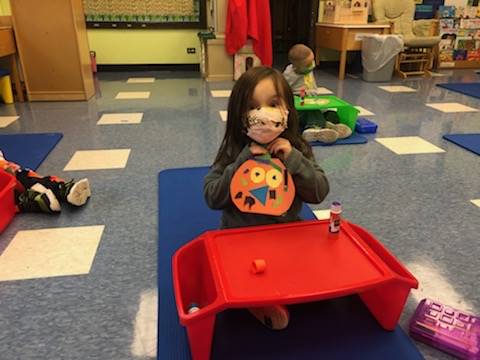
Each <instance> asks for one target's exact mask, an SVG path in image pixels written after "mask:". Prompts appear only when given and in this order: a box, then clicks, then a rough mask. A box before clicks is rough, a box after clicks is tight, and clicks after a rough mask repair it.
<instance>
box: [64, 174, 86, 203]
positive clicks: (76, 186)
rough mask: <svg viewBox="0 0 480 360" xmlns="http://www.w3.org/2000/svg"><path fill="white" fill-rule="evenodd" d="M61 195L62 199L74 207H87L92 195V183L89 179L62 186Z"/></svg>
mask: <svg viewBox="0 0 480 360" xmlns="http://www.w3.org/2000/svg"><path fill="white" fill-rule="evenodd" d="M60 194H61V197H62V199H64V200H65V201H66V202H68V203H69V204H71V205H74V206H82V205H85V203H86V202H87V200H88V198H89V197H90V196H91V195H92V192H91V191H90V182H89V181H88V179H82V180H79V181H77V182H74V181H73V180H72V181H69V182H66V183H64V184H61V185H60Z"/></svg>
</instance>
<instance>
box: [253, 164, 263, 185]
mask: <svg viewBox="0 0 480 360" xmlns="http://www.w3.org/2000/svg"><path fill="white" fill-rule="evenodd" d="M250 180H252V182H253V183H254V184H260V183H262V182H263V181H264V180H265V169H263V168H261V167H258V166H256V167H254V168H253V169H252V170H251V171H250Z"/></svg>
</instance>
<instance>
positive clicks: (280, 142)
mask: <svg viewBox="0 0 480 360" xmlns="http://www.w3.org/2000/svg"><path fill="white" fill-rule="evenodd" d="M267 149H268V151H269V152H270V153H271V154H274V155H276V156H278V157H279V158H280V159H282V160H285V159H286V158H288V155H290V153H291V152H292V144H290V141H288V140H287V139H284V138H280V137H279V138H276V139H275V140H273V141H272V142H271V143H270V144H269V145H268V147H267Z"/></svg>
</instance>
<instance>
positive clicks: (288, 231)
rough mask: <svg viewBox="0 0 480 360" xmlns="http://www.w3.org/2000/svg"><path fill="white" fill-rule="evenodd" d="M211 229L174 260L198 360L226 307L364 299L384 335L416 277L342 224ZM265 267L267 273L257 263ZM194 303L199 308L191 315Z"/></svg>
mask: <svg viewBox="0 0 480 360" xmlns="http://www.w3.org/2000/svg"><path fill="white" fill-rule="evenodd" d="M328 225H329V222H328V220H326V221H301V222H295V223H289V224H282V225H273V226H257V227H247V228H240V229H228V230H216V231H208V232H206V233H204V234H202V235H200V236H199V237H198V238H196V239H195V240H193V241H192V242H190V243H188V244H186V245H184V246H183V247H182V248H180V249H179V250H178V251H177V252H176V254H175V255H174V258H173V285H174V290H175V298H176V303H177V310H178V315H179V318H180V323H181V324H182V325H184V326H185V327H186V328H187V334H188V338H189V343H190V350H191V353H192V358H193V359H194V360H208V359H209V358H210V347H211V343H212V336H213V330H214V325H215V317H216V314H217V313H219V312H221V311H223V310H225V309H227V308H248V307H257V306H269V305H274V304H296V303H304V302H313V301H319V300H325V299H331V298H336V297H341V296H346V295H350V294H358V295H359V296H360V298H361V299H362V300H363V302H364V303H365V305H366V306H367V307H368V309H369V310H370V312H371V313H372V315H373V316H374V317H375V318H376V319H377V321H378V322H379V324H380V325H381V326H382V327H383V328H384V329H385V330H393V329H394V328H395V326H396V325H397V322H398V319H399V317H400V314H401V312H402V310H403V306H404V304H405V302H406V300H407V297H408V294H409V293H410V289H411V288H417V286H418V282H417V280H416V279H415V277H414V276H413V275H412V274H411V273H410V272H409V271H408V270H407V269H406V268H405V267H404V266H403V265H402V264H401V263H400V262H399V261H398V260H397V259H396V258H395V257H394V256H393V255H392V254H391V253H390V252H389V251H388V250H387V249H386V248H385V247H384V246H383V245H382V244H381V243H380V242H379V241H378V240H376V239H375V238H374V237H373V236H372V235H371V234H369V233H368V232H367V231H366V230H365V229H363V228H361V227H360V226H358V225H355V224H351V223H349V222H348V221H343V222H342V224H341V228H340V229H341V230H340V232H339V233H338V234H332V233H330V232H329V231H328ZM256 259H262V260H263V261H265V263H266V268H265V271H263V272H262V273H261V274H258V273H255V271H252V261H254V260H256ZM192 303H195V304H196V305H198V307H199V310H198V311H195V312H193V313H190V314H189V311H188V310H189V307H190V305H191V304H192Z"/></svg>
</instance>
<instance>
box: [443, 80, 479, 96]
mask: <svg viewBox="0 0 480 360" xmlns="http://www.w3.org/2000/svg"><path fill="white" fill-rule="evenodd" d="M437 86H440V87H442V88H445V89H447V90H451V91H455V92H459V93H461V94H463V95H468V96H472V97H474V98H477V99H480V82H477V83H446V84H437Z"/></svg>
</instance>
